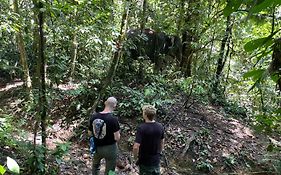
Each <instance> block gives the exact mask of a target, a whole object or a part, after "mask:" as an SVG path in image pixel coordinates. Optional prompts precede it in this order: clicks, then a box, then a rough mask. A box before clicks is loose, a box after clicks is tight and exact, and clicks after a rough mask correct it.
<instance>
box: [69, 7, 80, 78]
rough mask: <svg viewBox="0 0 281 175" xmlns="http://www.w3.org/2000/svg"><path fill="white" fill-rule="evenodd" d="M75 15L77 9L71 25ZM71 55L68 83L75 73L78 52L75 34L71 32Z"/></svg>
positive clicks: (75, 10)
mask: <svg viewBox="0 0 281 175" xmlns="http://www.w3.org/2000/svg"><path fill="white" fill-rule="evenodd" d="M76 15H77V7H75V9H74V16H73V19H74V20H73V23H75V21H76ZM71 50H72V53H71V66H70V67H71V69H70V77H69V79H70V81H72V80H73V78H74V77H73V75H74V71H75V65H76V59H77V51H78V43H77V32H76V31H74V32H73V41H72V49H71Z"/></svg>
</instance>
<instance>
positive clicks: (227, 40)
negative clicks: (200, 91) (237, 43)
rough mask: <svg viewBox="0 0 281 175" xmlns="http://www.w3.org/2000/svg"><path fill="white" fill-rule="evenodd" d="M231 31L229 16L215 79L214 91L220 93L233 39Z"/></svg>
mask: <svg viewBox="0 0 281 175" xmlns="http://www.w3.org/2000/svg"><path fill="white" fill-rule="evenodd" d="M231 29H232V24H231V17H230V16H228V17H227V20H226V29H225V33H224V37H223V39H222V41H221V47H220V53H219V59H218V63H217V69H216V75H215V76H216V77H215V83H214V87H213V88H214V89H213V90H214V91H215V92H217V91H218V85H219V83H220V79H221V74H222V71H223V68H224V66H225V63H226V61H227V57H228V54H229V50H230V47H229V44H230V38H231Z"/></svg>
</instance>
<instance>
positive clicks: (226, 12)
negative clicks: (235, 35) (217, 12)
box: [223, 0, 243, 16]
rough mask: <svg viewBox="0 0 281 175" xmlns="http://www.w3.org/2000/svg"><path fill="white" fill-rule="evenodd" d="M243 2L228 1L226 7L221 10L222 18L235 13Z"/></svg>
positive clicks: (238, 0)
mask: <svg viewBox="0 0 281 175" xmlns="http://www.w3.org/2000/svg"><path fill="white" fill-rule="evenodd" d="M242 2H243V0H229V1H228V3H227V5H226V7H225V8H224V9H223V14H224V16H229V15H230V14H231V13H232V12H235V11H236V10H237V9H238V8H239V7H240V6H241V4H242Z"/></svg>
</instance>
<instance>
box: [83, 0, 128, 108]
mask: <svg viewBox="0 0 281 175" xmlns="http://www.w3.org/2000/svg"><path fill="white" fill-rule="evenodd" d="M130 6H131V0H126V1H125V3H124V10H123V14H122V18H121V25H120V30H119V35H118V37H117V39H116V51H115V52H114V54H113V58H112V60H111V63H110V66H109V69H108V71H107V74H106V76H105V78H104V79H103V81H102V82H101V88H100V92H99V93H98V97H97V98H96V100H95V102H94V103H93V106H92V107H91V108H90V110H89V111H88V113H90V112H92V111H93V110H96V107H97V105H98V103H99V101H100V99H102V98H103V96H104V93H105V91H106V89H107V87H108V86H110V84H111V82H112V80H113V77H114V75H115V72H116V69H117V66H118V64H119V60H120V58H121V57H122V50H121V46H122V43H123V40H124V37H125V32H126V30H127V25H128V17H129V13H130Z"/></svg>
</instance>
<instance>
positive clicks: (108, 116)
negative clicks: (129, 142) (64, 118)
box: [89, 113, 120, 146]
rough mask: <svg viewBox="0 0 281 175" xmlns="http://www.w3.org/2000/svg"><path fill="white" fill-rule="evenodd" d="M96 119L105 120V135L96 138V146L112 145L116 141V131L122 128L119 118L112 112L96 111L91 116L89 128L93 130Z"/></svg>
mask: <svg viewBox="0 0 281 175" xmlns="http://www.w3.org/2000/svg"><path fill="white" fill-rule="evenodd" d="M95 119H100V120H102V121H104V123H105V124H104V125H103V128H104V130H105V131H104V134H105V135H104V137H103V138H102V139H97V138H94V139H95V144H96V146H105V145H112V144H114V143H115V142H116V141H115V139H114V133H115V132H117V131H119V130H120V126H119V123H118V120H117V117H115V116H114V115H113V114H112V113H95V114H93V115H92V116H91V118H90V121H89V130H90V131H92V133H94V132H93V121H94V120H95Z"/></svg>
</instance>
